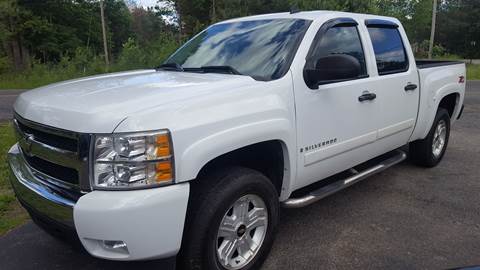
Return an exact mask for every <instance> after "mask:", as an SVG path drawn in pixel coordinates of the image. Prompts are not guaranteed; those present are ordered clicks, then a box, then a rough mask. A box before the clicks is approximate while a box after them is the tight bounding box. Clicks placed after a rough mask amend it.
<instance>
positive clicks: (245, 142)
mask: <svg viewBox="0 0 480 270" xmlns="http://www.w3.org/2000/svg"><path fill="white" fill-rule="evenodd" d="M292 130H294V129H293V126H292V124H291V122H290V121H288V120H287V119H270V120H264V121H259V122H253V123H248V124H244V125H240V126H235V127H232V128H229V129H225V130H221V131H218V132H215V133H212V134H210V135H208V136H206V137H203V138H199V139H198V140H195V141H193V142H192V143H191V144H188V147H186V148H185V149H183V151H181V153H178V152H176V153H175V162H176V163H177V164H179V166H177V171H176V173H177V175H176V179H177V181H178V182H183V181H188V180H191V179H195V178H196V177H197V175H198V173H199V172H200V170H201V169H202V168H203V167H204V166H205V165H206V164H207V163H208V162H209V161H211V160H213V159H215V158H216V157H219V156H221V155H223V154H226V153H229V152H231V151H234V150H236V149H240V148H242V147H245V146H249V145H252V144H255V143H259V142H264V141H270V140H279V141H281V142H282V144H283V145H284V147H285V148H286V149H284V152H286V153H284V157H285V163H286V164H285V166H286V168H287V170H286V172H285V173H286V175H285V177H284V181H286V180H288V179H291V178H292V177H291V176H292V174H293V169H294V168H295V166H294V164H293V163H292V162H293V161H294V159H293V158H291V157H289V153H291V152H292V151H289V148H290V146H291V145H293V142H294V137H293V136H292V134H293V133H292ZM185 132H188V131H185ZM192 133H194V131H192ZM177 138H178V137H177ZM180 144H181V143H180ZM293 153H294V152H293ZM285 184H287V183H285V182H284V185H285Z"/></svg>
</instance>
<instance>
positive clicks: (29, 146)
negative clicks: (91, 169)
mask: <svg viewBox="0 0 480 270" xmlns="http://www.w3.org/2000/svg"><path fill="white" fill-rule="evenodd" d="M14 127H15V134H16V136H17V140H18V144H19V145H20V148H21V149H22V153H23V156H24V158H25V161H26V162H27V163H28V165H29V167H30V168H32V169H34V170H36V171H38V172H40V173H42V174H43V175H45V176H46V177H45V179H42V180H45V182H46V184H48V185H50V186H51V185H55V186H56V187H58V188H60V189H65V190H68V192H72V191H73V192H77V193H78V194H80V193H82V191H83V192H85V191H89V190H90V184H89V177H88V153H89V151H88V150H89V146H90V135H89V134H83V133H76V132H72V131H66V130H61V129H57V128H53V127H49V126H45V125H41V124H38V123H35V122H31V121H29V120H26V119H23V118H21V117H20V116H18V115H15V119H14ZM47 182H48V183H47Z"/></svg>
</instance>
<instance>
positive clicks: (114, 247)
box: [103, 240, 128, 254]
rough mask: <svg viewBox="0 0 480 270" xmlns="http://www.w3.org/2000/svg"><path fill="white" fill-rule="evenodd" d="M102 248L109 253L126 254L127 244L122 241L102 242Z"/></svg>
mask: <svg viewBox="0 0 480 270" xmlns="http://www.w3.org/2000/svg"><path fill="white" fill-rule="evenodd" d="M103 246H104V247H105V248H106V249H108V250H111V251H115V252H120V253H125V254H128V248H127V244H126V243H125V242H123V241H110V240H103Z"/></svg>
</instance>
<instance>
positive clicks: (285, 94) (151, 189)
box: [8, 11, 465, 269]
mask: <svg viewBox="0 0 480 270" xmlns="http://www.w3.org/2000/svg"><path fill="white" fill-rule="evenodd" d="M464 91H465V65H464V64H463V63H459V62H445V61H444V62H435V61H415V59H414V56H413V52H412V49H411V48H410V46H409V42H408V40H407V36H406V34H405V31H404V29H403V28H402V26H401V24H400V22H399V21H398V20H397V19H394V18H389V17H381V16H373V15H364V14H352V13H342V12H331V11H312V12H296V13H278V14H268V15H260V16H253V17H246V18H239V19H233V20H229V21H224V22H220V23H217V24H214V25H212V26H210V27H208V28H207V29H206V30H204V31H203V32H201V33H199V34H198V35H196V36H195V37H193V38H192V39H191V40H190V41H188V42H187V43H186V44H185V45H184V46H182V47H181V48H180V49H178V50H177V51H176V52H175V53H174V54H173V55H172V56H170V57H169V58H168V59H167V60H166V62H165V63H164V64H163V65H161V66H160V67H158V68H157V69H151V70H140V71H130V72H122V73H114V74H107V75H101V76H94V77H88V78H81V79H77V80H71V81H66V82H61V83H56V84H52V85H49V86H45V87H41V88H38V89H35V90H32V91H29V92H26V93H23V94H22V95H20V96H19V98H18V99H17V101H16V103H15V105H14V111H15V119H14V127H15V129H16V134H17V135H18V143H17V144H16V145H14V146H13V147H12V148H11V150H10V152H9V155H8V157H9V164H10V168H11V170H12V177H11V182H12V185H13V187H14V190H15V192H16V194H17V197H18V200H19V201H20V202H21V203H22V204H23V205H24V207H25V208H26V209H27V210H28V211H29V213H30V214H31V216H32V218H33V219H34V221H36V222H37V223H38V224H41V225H42V226H43V227H46V228H47V229H51V230H53V229H54V230H56V231H60V232H72V233H73V234H74V235H75V237H78V239H79V240H80V241H81V243H82V245H83V247H84V248H85V249H86V250H87V251H88V252H89V253H90V254H91V255H93V256H95V257H99V258H104V259H109V260H125V261H129V260H146V259H165V260H167V261H169V262H171V263H172V264H174V263H175V262H176V264H177V266H178V267H181V268H183V269H257V268H259V267H260V265H261V264H262V262H263V261H264V260H265V258H266V256H267V254H268V251H269V250H270V248H271V246H272V243H273V239H274V235H275V231H276V228H277V223H278V220H279V209H280V206H284V207H289V208H295V207H302V206H305V205H308V204H310V203H312V202H315V201H317V200H318V199H321V198H323V197H325V196H327V195H329V194H332V193H333V192H335V191H338V190H341V189H343V188H345V187H347V186H349V185H352V184H354V183H356V182H358V181H360V180H362V179H364V178H365V177H367V176H369V175H372V174H374V173H377V172H379V171H381V170H384V169H385V168H387V167H389V166H392V165H394V164H396V163H399V162H401V161H402V160H404V159H405V158H406V153H405V152H404V151H403V150H402V149H405V147H403V146H405V145H409V155H410V157H411V160H412V161H413V162H414V163H416V164H419V165H422V166H426V167H433V166H435V165H437V164H438V163H439V161H440V160H441V159H442V156H443V155H444V153H445V149H446V147H447V144H448V138H449V132H450V125H451V124H453V123H454V122H455V120H456V119H457V118H459V117H460V115H461V112H462V108H463V100H464Z"/></svg>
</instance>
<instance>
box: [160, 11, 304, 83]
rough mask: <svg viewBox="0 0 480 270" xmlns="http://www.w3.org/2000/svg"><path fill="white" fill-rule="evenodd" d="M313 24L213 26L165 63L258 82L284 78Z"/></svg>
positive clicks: (295, 21) (298, 21)
mask: <svg viewBox="0 0 480 270" xmlns="http://www.w3.org/2000/svg"><path fill="white" fill-rule="evenodd" d="M310 23H311V21H309V20H301V19H272V20H254V21H240V22H232V23H221V24H216V25H213V26H211V27H209V28H207V29H206V30H204V31H203V32H201V33H200V34H199V35H197V36H196V37H195V38H193V39H191V40H190V41H188V42H187V43H186V44H185V46H183V47H181V48H180V49H179V50H178V51H176V52H175V53H174V54H173V55H172V56H170V58H168V59H167V61H166V62H165V63H166V64H175V65H178V66H180V67H182V69H183V70H184V71H189V69H190V70H195V69H201V68H202V67H231V68H233V69H235V70H236V71H238V72H239V73H240V74H244V75H249V76H251V77H253V78H254V79H259V80H274V79H278V78H280V77H282V76H283V75H284V74H285V73H286V72H287V71H288V69H289V68H290V64H291V62H292V59H293V57H294V55H295V53H296V51H297V48H298V45H299V44H300V42H301V40H302V39H303V36H304V34H305V32H306V30H307V29H308V27H309V25H310Z"/></svg>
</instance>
